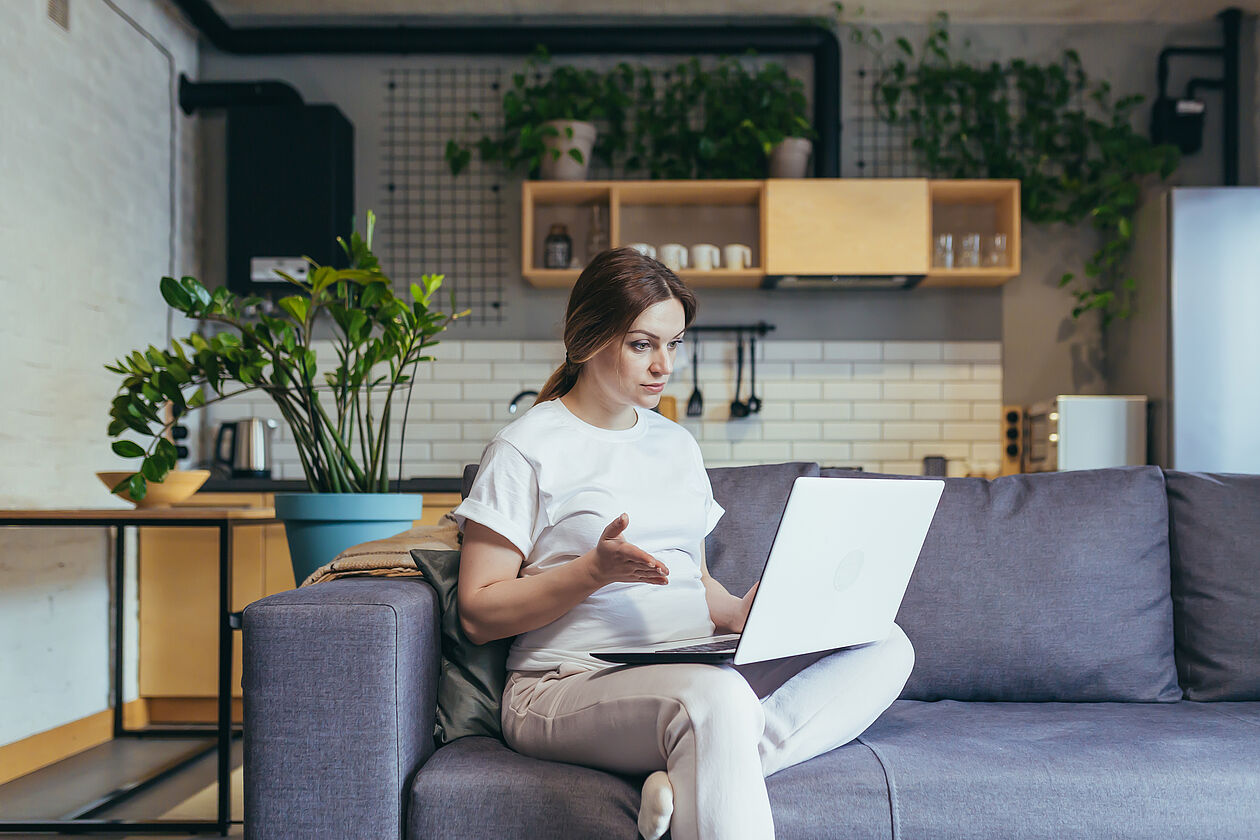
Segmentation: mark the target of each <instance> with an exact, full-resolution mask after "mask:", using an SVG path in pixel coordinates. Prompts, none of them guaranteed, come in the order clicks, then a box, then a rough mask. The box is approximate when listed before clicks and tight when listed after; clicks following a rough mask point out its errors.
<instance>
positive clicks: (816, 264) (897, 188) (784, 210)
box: [765, 178, 930, 275]
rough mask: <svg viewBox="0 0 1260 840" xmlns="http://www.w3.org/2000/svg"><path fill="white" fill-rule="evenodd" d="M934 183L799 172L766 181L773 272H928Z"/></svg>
mask: <svg viewBox="0 0 1260 840" xmlns="http://www.w3.org/2000/svg"><path fill="white" fill-rule="evenodd" d="M929 216H930V213H929V209H928V182H927V180H925V179H922V178H901V179H889V178H794V179H776V180H773V181H767V182H766V218H765V225H766V273H767V274H807V275H808V274H855V275H866V274H910V275H917V274H925V273H927V269H928V262H929V257H930V252H929V251H928V249H927V247H926V243H928V242H929V241H930V236H929V234H928V227H929Z"/></svg>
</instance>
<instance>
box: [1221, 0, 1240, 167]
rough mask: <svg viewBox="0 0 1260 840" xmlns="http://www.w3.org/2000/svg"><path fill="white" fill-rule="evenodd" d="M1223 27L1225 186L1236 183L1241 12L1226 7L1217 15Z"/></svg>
mask: <svg viewBox="0 0 1260 840" xmlns="http://www.w3.org/2000/svg"><path fill="white" fill-rule="evenodd" d="M1217 17H1218V18H1220V19H1221V24H1222V26H1224V28H1225V50H1224V52H1225V139H1224V153H1225V186H1227V187H1233V186H1237V185H1238V41H1239V38H1238V32H1239V29H1240V28H1241V26H1242V12H1241V11H1240V10H1238V9H1226V10H1225V11H1223V12H1221V13H1220V14H1218V15H1217Z"/></svg>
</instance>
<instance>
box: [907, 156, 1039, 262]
mask: <svg viewBox="0 0 1260 840" xmlns="http://www.w3.org/2000/svg"><path fill="white" fill-rule="evenodd" d="M928 195H929V197H930V200H931V205H932V236H935V235H936V234H938V233H951V234H953V235H954V250H955V253H956V254H957V252H958V248H959V239H960V237H962V236H963V235H964V234H967V233H978V234H980V235H981V237H987V236H991V235H992V234H995V233H1000V234H1004V235H1005V236H1006V243H1007V244H1006V257H1005V259H1004V260H1002V261H1001V263H1000V264H999V265H992V266H979V267H955V268H936V267H930V268H929V269H928V272H927V275H926V276H925V277H924V278H923V282H922V283H921V284H920V285H922V286H1000V285H1002V284H1003V283H1005V282H1006V281H1007V280H1010V279H1011V278H1012V277H1015V276H1017V275H1018V274H1019V264H1020V212H1019V201H1020V198H1019V181H1014V180H1009V181H996V180H995V181H929V182H928ZM930 248H931V243H930V241H929V249H930ZM929 253H930V250H929Z"/></svg>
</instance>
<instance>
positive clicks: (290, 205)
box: [226, 105, 354, 294]
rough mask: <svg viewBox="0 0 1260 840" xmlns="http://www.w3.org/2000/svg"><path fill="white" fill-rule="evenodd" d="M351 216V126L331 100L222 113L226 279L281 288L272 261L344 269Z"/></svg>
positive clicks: (288, 266)
mask: <svg viewBox="0 0 1260 840" xmlns="http://www.w3.org/2000/svg"><path fill="white" fill-rule="evenodd" d="M353 216H354V127H353V126H352V125H351V124H350V121H349V120H347V119H346V118H345V116H344V115H343V114H342V113H341V111H340V110H338V109H337V107H336V106H334V105H248V106H238V107H234V108H231V109H230V110H229V111H228V119H227V225H226V227H227V284H228V288H230V289H232V290H233V291H236V292H239V293H242V294H258V293H265V292H267V291H269V290H273V289H280V290H283V289H287V288H290V286H289V284H288V283H287V282H286V281H285V280H284V279H282V278H281V277H278V276H276V275H275V273H274V272H273V271H272V269H273V268H274V267H277V266H283V267H284V270H286V271H288V272H289V273H294V270H299V271H300V273H304V272H305V269H304V268H299V267H300V266H302V262H301V258H302V257H303V256H309V257H310V258H311V259H313V260H315V261H316V262H318V263H320V264H321V265H333V266H338V267H344V266H345V265H346V257H345V254H344V253H343V252H342V250H341V248H340V246H338V245H337V237H338V236H341V237H345V238H347V239H348V238H349V236H350V232H351V230H352V228H353Z"/></svg>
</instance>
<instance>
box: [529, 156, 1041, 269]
mask: <svg viewBox="0 0 1260 840" xmlns="http://www.w3.org/2000/svg"><path fill="white" fill-rule="evenodd" d="M596 212H598V213H599V215H600V217H601V218H602V219H603V223H604V224H606V225H607V226H608V235H609V236H608V239H609V244H610V245H611V246H613V247H617V246H621V245H628V244H632V243H635V242H646V243H648V244H650V245H653V246H655V247H657V248H658V250H659V248H660V246H661V245H663V244H665V243H667V242H677V243H679V244H682V245H686V246H688V247H689V248H690V247H691V246H693V245H695V244H697V243H702V242H703V243H709V244H712V245H716V246H717V247H718V248H719V249H721V248H722V247H723V246H725V245H729V244H735V243H739V244H746V245H748V246H749V248H750V249H751V251H752V255H753V256H752V265H751V266H750V267H748V268H739V269H734V270H732V269H728V268H725V267H721V268H718V269H715V270H711V271H698V270H696V269H694V268H690V269H684V270H682V271H680V272H679V276H680V277H682V279H683V280H684V281H685V282H686V283H687V284H688V285H690V286H693V287H698V288H704V287H727V288H758V287H762V286H765V285H772V284H768V283H767V278H768V277H771V278H772V277H779V276H784V275H800V276H809V275H829V274H842V275H913V276H922V277H924V280H923V282H922V284H923V285H935V286H988V285H997V284H1000V283H1004V282H1006V281H1007V280H1009V279H1010V278H1011V277H1014V276H1015V275H1017V274H1018V273H1019V182H1017V181H940V180H928V179H921V178H898V179H886V178H802V179H770V180H765V181H577V182H574V181H526V182H525V183H524V184H523V186H522V190H521V276H522V277H524V278H525V280H526V281H528V282H529V283H530V284H532V285H534V286H540V287H560V288H567V287H571V286H572V285H573V283H574V282H576V280H577V278H578V275H579V274H580V273H581V271H580V269H577V268H567V269H547V268H543V261H542V255H543V241H544V239H545V238H546V236H547V233H548V231H549V230H550V228H551V226H552V225H554V224H562V225H564V226H565V229H566V231H567V233H568V235H569V237H570V238H571V239H572V241H573V247H574V251H575V254H576V256H577V258H578V262H579V263H580V264H584V263H585V261H586V259H587V258H588V257H589V256H590V255H588V254H586V253H585V242H586V236H587V232H588V231H589V230H590V225H591V223H592V219H593V218H594V214H595V213H596ZM955 229H957V231H958V233H960V234H961V233H962V232H964V231H966V232H972V231H974V232H977V233H981V234H982V235H983V234H987V233H1005V234H1007V237H1008V245H1007V249H1008V252H1007V261H1006V264H1005V265H1001V266H996V267H988V268H972V269H935V268H932V266H931V256H932V235H933V233H934V232H935V231H938V230H949V231H950V232H953V231H954V230H955Z"/></svg>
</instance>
